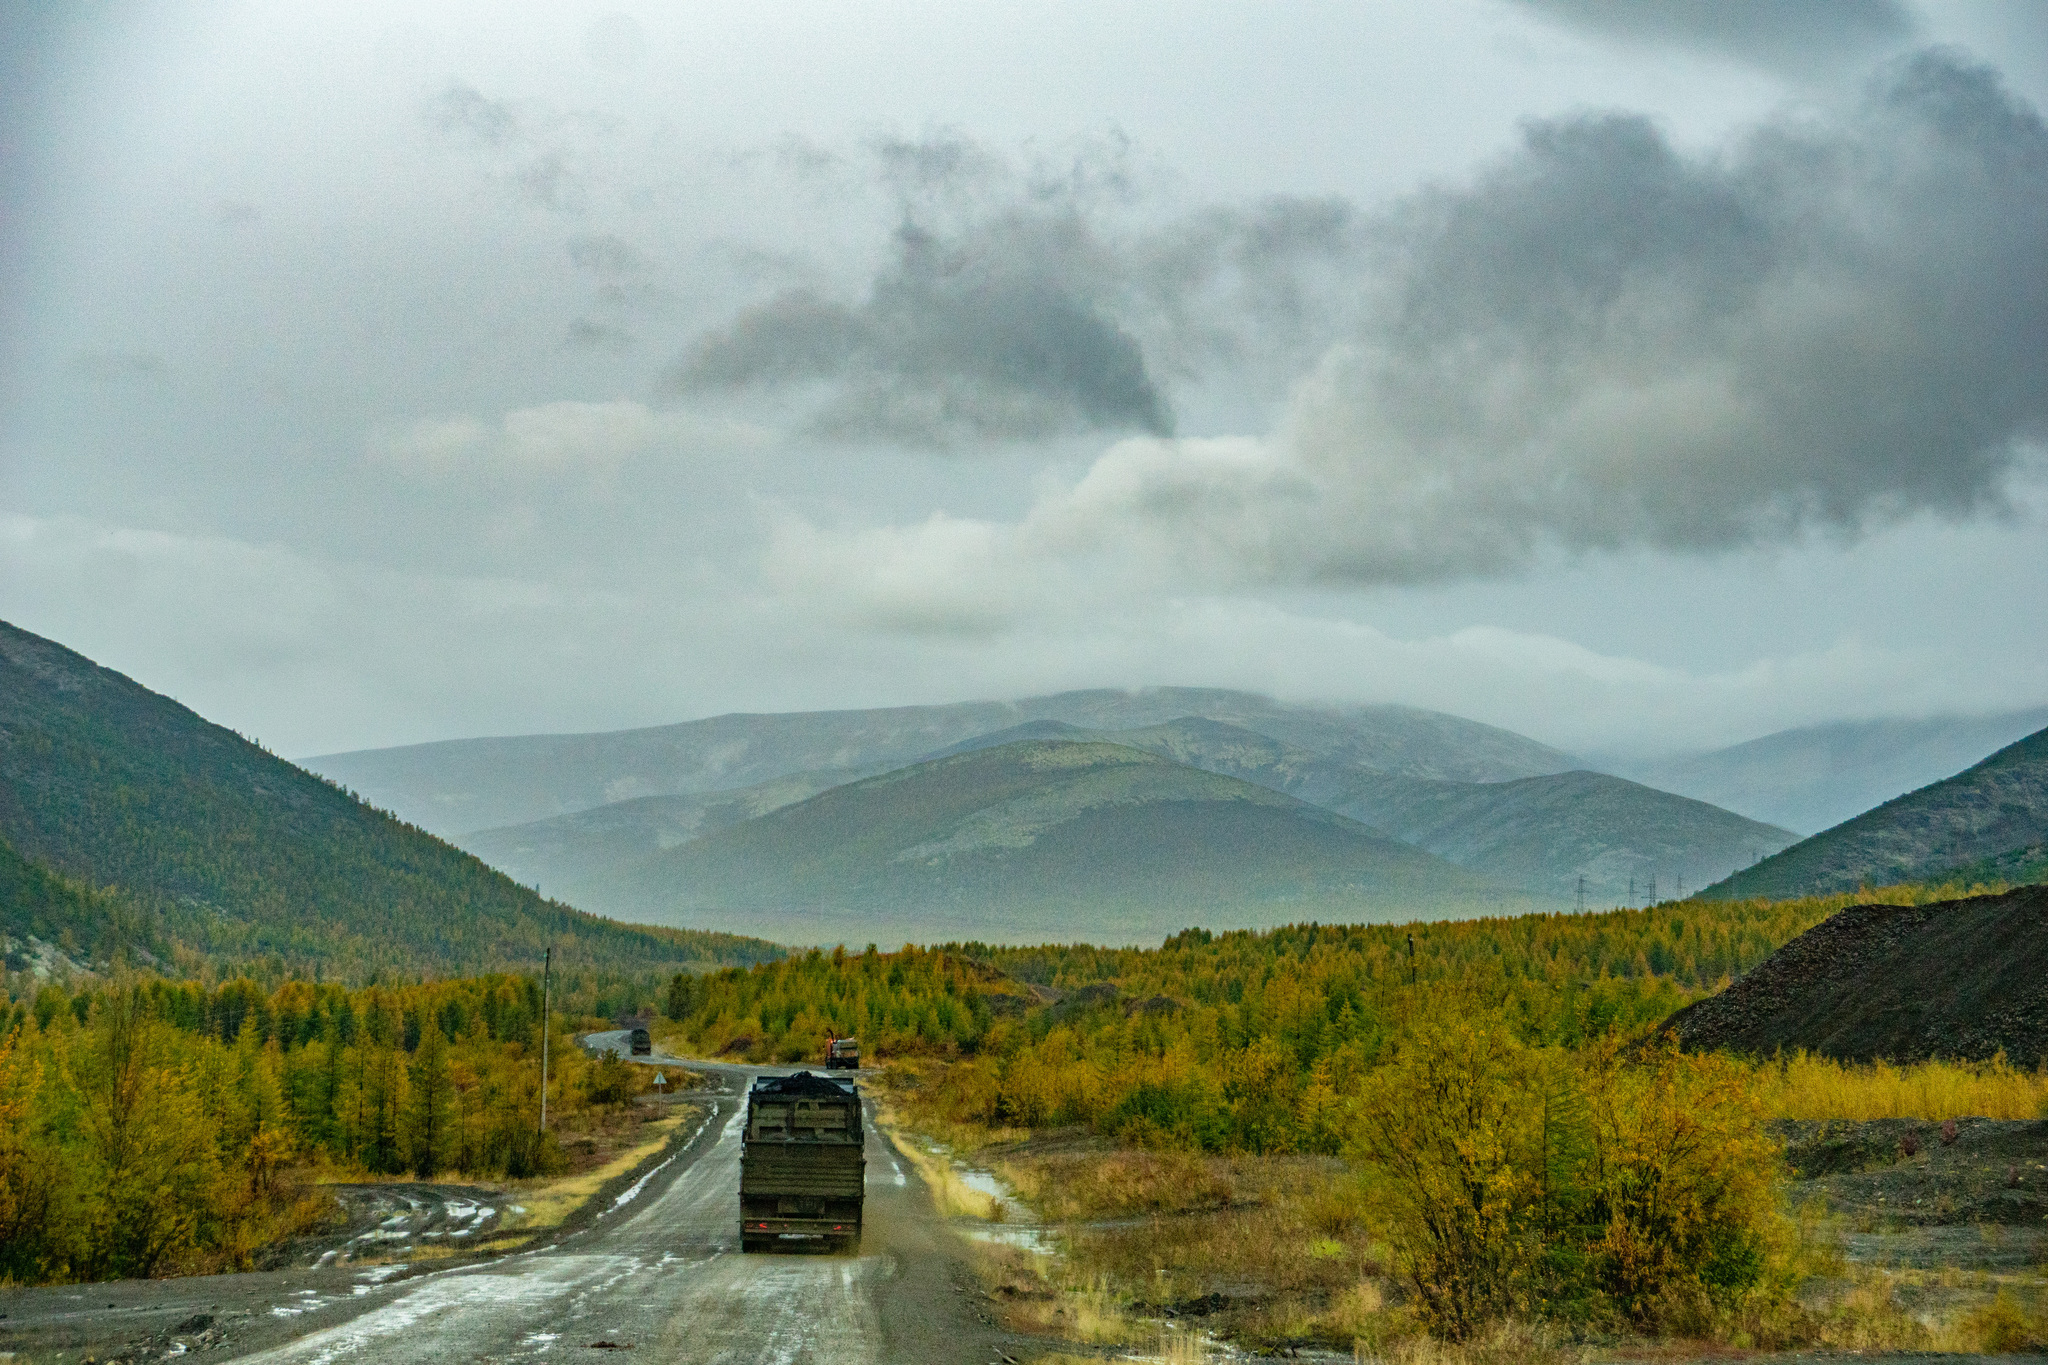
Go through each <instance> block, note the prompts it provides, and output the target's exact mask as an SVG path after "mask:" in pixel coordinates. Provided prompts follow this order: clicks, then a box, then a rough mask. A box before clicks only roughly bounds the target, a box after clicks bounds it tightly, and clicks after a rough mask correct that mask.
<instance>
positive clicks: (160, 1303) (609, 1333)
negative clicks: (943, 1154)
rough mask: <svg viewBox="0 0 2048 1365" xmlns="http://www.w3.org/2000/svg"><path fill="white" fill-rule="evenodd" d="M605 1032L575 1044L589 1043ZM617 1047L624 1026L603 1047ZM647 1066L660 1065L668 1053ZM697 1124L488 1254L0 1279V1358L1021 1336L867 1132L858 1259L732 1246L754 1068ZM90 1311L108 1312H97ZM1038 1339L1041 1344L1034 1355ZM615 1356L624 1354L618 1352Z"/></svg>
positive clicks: (592, 1350) (974, 1358) (706, 1356)
mask: <svg viewBox="0 0 2048 1365" xmlns="http://www.w3.org/2000/svg"><path fill="white" fill-rule="evenodd" d="M611 1041H612V1040H611V1038H610V1036H609V1035H603V1034H599V1035H593V1036H592V1037H591V1038H589V1039H587V1040H586V1046H592V1047H593V1048H595V1049H602V1048H603V1047H604V1046H605V1045H606V1044H607V1043H608V1042H611ZM615 1045H617V1046H618V1047H619V1049H620V1051H621V1052H623V1051H624V1050H625V1049H624V1046H623V1038H622V1037H621V1038H619V1039H618V1040H617V1042H616V1044H615ZM651 1060H652V1061H653V1062H654V1063H655V1064H657V1065H662V1066H667V1067H675V1066H679V1065H681V1064H682V1063H680V1062H679V1061H678V1060H677V1059H675V1058H672V1057H663V1056H657V1057H655V1058H653V1059H651ZM689 1065H690V1067H691V1069H693V1070H697V1071H701V1072H706V1073H709V1074H711V1075H712V1076H713V1078H714V1081H715V1083H716V1084H717V1086H718V1089H716V1090H713V1091H700V1092H698V1093H697V1095H696V1096H695V1098H697V1099H699V1100H701V1101H702V1102H703V1103H704V1104H705V1105H706V1107H707V1110H708V1112H707V1115H706V1117H705V1118H704V1120H703V1122H702V1126H701V1127H699V1128H698V1129H697V1130H696V1132H695V1134H694V1136H690V1137H689V1138H688V1140H687V1141H685V1142H683V1143H682V1144H681V1145H680V1146H677V1145H674V1144H672V1145H671V1148H670V1155H669V1156H668V1157H667V1158H666V1159H665V1160H664V1161H663V1162H662V1163H661V1164H659V1165H658V1166H656V1167H655V1168H654V1169H653V1170H651V1171H649V1172H648V1173H647V1174H645V1175H644V1176H641V1177H638V1178H636V1179H635V1180H634V1181H632V1182H630V1183H627V1184H625V1185H624V1187H623V1188H619V1189H617V1190H609V1189H608V1190H607V1191H606V1192H605V1193H604V1194H603V1195H602V1196H601V1207H600V1208H599V1209H598V1210H597V1213H598V1216H597V1218H596V1220H595V1221H594V1222H592V1223H591V1224H590V1225H589V1226H587V1227H584V1228H583V1229H581V1230H580V1231H575V1232H571V1233H569V1234H567V1235H565V1236H563V1237H562V1238H561V1239H560V1240H559V1241H558V1242H556V1243H554V1244H553V1245H549V1246H546V1247H541V1248H537V1249H535V1250H533V1251H528V1252H523V1253H518V1254H515V1255H512V1256H507V1257H504V1258H502V1259H499V1260H495V1261H488V1262H478V1263H471V1264H466V1265H459V1266H455V1267H453V1268H442V1269H434V1268H433V1267H434V1266H436V1265H437V1264H440V1265H443V1266H445V1262H441V1263H436V1262H432V1261H429V1262H425V1263H422V1264H421V1265H419V1266H415V1267H405V1268H394V1267H391V1266H381V1267H374V1268H369V1269H364V1268H361V1267H336V1266H325V1267H313V1268H305V1269H295V1270H289V1271H276V1272H262V1273H254V1274H248V1275H232V1276H210V1277H205V1278H200V1279H188V1280H160V1281H147V1282H132V1281H131V1282H125V1283H120V1284H113V1285H87V1286H77V1285H70V1286H57V1287H51V1288H46V1289H27V1290H19V1289H17V1290H4V1291H0V1352H5V1351H7V1350H10V1349H11V1350H14V1351H18V1352H21V1355H19V1356H18V1357H17V1359H20V1360H46V1359H58V1358H62V1359H64V1360H67V1361H68V1360H78V1359H81V1358H83V1357H84V1356H86V1355H92V1356H96V1358H97V1359H98V1360H99V1361H102V1362H107V1361H110V1360H114V1359H128V1360H144V1359H149V1360H156V1359H166V1358H170V1357H172V1356H188V1355H194V1354H196V1355H198V1356H200V1357H201V1358H203V1359H207V1360H230V1359H232V1360H247V1361H260V1362H265V1363H266V1365H271V1363H273V1362H274V1363H275V1365H286V1362H293V1363H297V1362H304V1365H341V1363H343V1362H356V1361H380V1362H381V1361H432V1362H435V1363H436V1365H447V1363H450V1362H471V1361H515V1360H545V1361H556V1360H563V1359H568V1360H597V1359H614V1358H616V1359H629V1360H661V1361H692V1362H697V1361H702V1362H714V1361H715V1362H742V1361H774V1362H778V1363H780V1365H798V1363H799V1362H814V1361H815V1362H833V1365H856V1363H857V1362H898V1361H901V1362H952V1361H959V1362H971V1363H972V1365H989V1362H995V1361H999V1360H1001V1359H1002V1358H1003V1354H1004V1353H1005V1352H1007V1354H1008V1355H1010V1356H1013V1357H1014V1356H1017V1355H1019V1354H1020V1352H1021V1351H1024V1350H1028V1349H1030V1347H1031V1345H1032V1343H1030V1342H1029V1341H1028V1340H1019V1339H1015V1338H1011V1337H1009V1336H1007V1335H1006V1334H1004V1333H1001V1332H1000V1331H999V1330H998V1329H996V1328H994V1327H992V1326H990V1325H989V1324H988V1322H987V1321H985V1320H984V1312H983V1310H984V1309H985V1306H986V1300H985V1298H984V1296H983V1295H982V1292H981V1289H980V1286H979V1285H978V1283H976V1282H975V1280H974V1277H973V1275H972V1272H971V1270H970V1268H969V1266H968V1264H967V1261H966V1255H967V1253H966V1250H965V1248H964V1246H963V1245H962V1244H961V1242H960V1241H959V1239H958V1238H957V1237H956V1236H955V1235H954V1234H953V1233H951V1232H949V1231H948V1230H947V1228H946V1227H945V1225H944V1223H943V1221H942V1220H941V1219H940V1218H939V1217H938V1215H937V1213H936V1212H935V1211H934V1210H933V1207H932V1203H931V1200H930V1198H929V1197H928V1195H927V1193H926V1191H925V1190H924V1188H923V1187H922V1185H921V1184H920V1183H919V1181H918V1178H917V1175H916V1173H915V1172H914V1171H913V1170H912V1169H911V1168H910V1166H909V1165H908V1163H906V1162H904V1161H903V1160H902V1158H901V1157H899V1156H898V1155H896V1153H895V1152H893V1151H892V1150H891V1149H890V1147H889V1144H888V1142H887V1141H886V1139H884V1138H883V1137H882V1136H881V1135H880V1134H879V1133H877V1132H876V1131H874V1129H873V1128H872V1127H870V1130H869V1133H868V1143H867V1158H868V1172H867V1180H868V1190H867V1211H866V1217H865V1223H866V1228H867V1231H866V1236H865V1240H864V1242H863V1244H862V1246H861V1248H860V1252H859V1254H858V1255H831V1254H823V1253H817V1252H804V1253H796V1254H788V1255H767V1256H758V1255H742V1254H741V1252H740V1247H739V1234H738V1219H739V1195H738V1191H739V1162H740V1129H741V1125H742V1123H743V1114H744V1100H743V1095H744V1090H745V1086H746V1084H747V1082H748V1080H749V1079H750V1078H751V1077H753V1076H755V1075H760V1074H763V1071H764V1070H765V1069H764V1068H759V1067H737V1066H719V1065H707V1064H705V1063H699V1062H693V1063H690V1064H689ZM102 1305H105V1306H104V1307H102ZM1041 1349H1042V1348H1041ZM626 1350H630V1351H631V1352H633V1354H632V1355H630V1356H617V1355H616V1354H615V1353H617V1352H621V1351H626Z"/></svg>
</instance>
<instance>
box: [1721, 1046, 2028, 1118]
mask: <svg viewBox="0 0 2048 1365" xmlns="http://www.w3.org/2000/svg"><path fill="white" fill-rule="evenodd" d="M1752 1088H1753V1089H1754V1091H1755V1093H1756V1095H1757V1097H1758V1098H1759V1099H1760V1100H1761V1101H1762V1102H1763V1104H1764V1107H1765V1109H1766V1111H1767V1112H1769V1113H1770V1114H1772V1115H1773V1116H1775V1117H1778V1118H1787V1119H1848V1120H1853V1121H1862V1120H1866V1119H1928V1120H1935V1121H1938V1120H1941V1119H1951V1118H1987V1119H2034V1118H2040V1117H2042V1116H2043V1115H2044V1114H2048V1071H2020V1070H2016V1069H2015V1068H2013V1067H2009V1066H2006V1065H2005V1064H2004V1063H2003V1062H1983V1063H1972V1062H1915V1063H1913V1064H1912V1065H1910V1066H1894V1065H1892V1064H1890V1063H1888V1062H1876V1063H1873V1064H1870V1065H1859V1064H1857V1063H1852V1062H1837V1061H1833V1060H1831V1059H1829V1058H1826V1057H1815V1056H1811V1055H1809V1054H1807V1053H1804V1052H1799V1053H1794V1054H1793V1055H1792V1056H1790V1057H1788V1058H1783V1059H1780V1060H1779V1061H1775V1062H1763V1063H1759V1064H1758V1065H1757V1067H1756V1069H1755V1073H1754V1078H1753V1081H1752Z"/></svg>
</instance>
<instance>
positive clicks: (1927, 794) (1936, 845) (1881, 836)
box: [1701, 730, 2048, 900]
mask: <svg viewBox="0 0 2048 1365" xmlns="http://www.w3.org/2000/svg"><path fill="white" fill-rule="evenodd" d="M2044 843H2048V730H2041V731H2038V732H2036V733H2034V734H2031V735H2029V736H2027V737H2026V738H2025V739H2023V740H2021V741H2019V742H2018V743H2017V744H2011V745H2008V746H2006V747H2005V748H2003V749H2000V750H1999V751H1998V752H1997V753H1995V754H1993V755H1991V757H1989V758H1987V759H1985V760H1984V761H1983V762H1982V763H1979V764H1977V765H1976V766H1975V767H1972V768H1966V769H1964V770H1963V771H1962V772H1960V773H1957V774H1956V775H1955V776H1954V777H1951V778H1947V779H1945V780H1943V781H1940V782H1936V783H1934V784H1933V785H1932V786H1927V787H1922V788H1921V789H1920V790H1919V791H1916V792H1908V793H1907V794H1906V795H1904V796H1901V797H1898V798H1896V799H1895V800H1891V801H1887V802H1885V803H1884V804H1883V805H1881V806H1879V807H1877V808H1876V809H1875V810H1869V811H1865V812H1864V813H1863V814H1861V815H1859V816H1857V817H1856V818H1855V819H1853V820H1849V821H1845V822H1844V823H1842V824H1839V825H1837V826H1835V827H1834V828H1833V829H1831V830H1826V831H1823V832H1822V833H1820V834H1816V835H1814V836H1813V837H1812V838H1811V839H1805V840H1802V841H1800V842H1799V843H1796V844H1794V845H1792V847H1790V848H1788V849H1786V850H1785V851H1784V852H1782V853H1779V854H1777V855H1775V856H1774V857H1770V858H1766V859H1765V860H1764V861H1763V862H1761V863H1759V864H1757V865H1756V866H1755V867H1751V868H1747V869H1745V870H1744V871H1741V872H1738V873H1736V874H1735V875H1734V876H1732V877H1729V878H1727V879H1726V880H1724V881H1720V882H1716V883H1715V884H1714V885H1713V886H1710V887H1708V888H1707V889H1706V890H1705V891H1704V892H1702V893H1701V894H1702V895H1705V896H1713V897H1720V898H1723V899H1729V900H1733V899H1739V898H1741V897H1746V896H1772V897H1786V896H1809V895H1824V894H1827V893H1830V892H1835V891H1853V890H1855V889H1856V888H1857V887H1859V886H1885V885H1889V884H1892V883H1896V882H1922V881H1935V880H1939V879H1941V878H1943V877H1946V876H1947V875H1949V874H1950V873H1952V872H1955V871H1956V870H1958V869H1968V870H1969V871H1970V873H1971V874H1972V875H1974V874H1978V873H1982V872H1984V871H1987V870H1991V871H1996V872H1999V873H2000V874H2002V875H2007V876H2015V877H2026V876H2028V875H2029V874H2030V873H2031V874H2033V875H2038V869H2039V868H2040V866H2041V857H2040V853H2039V850H2040V848H2041V846H2042V845H2043V844H2044Z"/></svg>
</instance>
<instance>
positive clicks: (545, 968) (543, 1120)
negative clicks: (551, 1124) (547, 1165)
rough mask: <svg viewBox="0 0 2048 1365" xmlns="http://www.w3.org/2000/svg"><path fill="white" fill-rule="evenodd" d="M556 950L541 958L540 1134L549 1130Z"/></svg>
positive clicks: (549, 950)
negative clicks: (550, 1010) (550, 996)
mask: <svg viewBox="0 0 2048 1365" xmlns="http://www.w3.org/2000/svg"><path fill="white" fill-rule="evenodd" d="M554 965H555V950H554V949H553V948H549V949H548V950H547V954H546V955H545V956H544V957H542V958H541V960H540V1134H541V1136H542V1137H546V1136H547V1132H548V1005H549V1004H550V1003H551V1002H550V1001H549V999H548V991H549V988H550V987H552V986H553V985H554V979H553V969H554Z"/></svg>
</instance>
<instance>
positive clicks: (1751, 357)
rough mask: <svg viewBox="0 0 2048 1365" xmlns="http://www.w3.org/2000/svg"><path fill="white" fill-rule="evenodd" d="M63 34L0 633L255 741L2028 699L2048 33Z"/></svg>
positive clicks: (1921, 22) (56, 53)
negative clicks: (110, 672)
mask: <svg viewBox="0 0 2048 1365" xmlns="http://www.w3.org/2000/svg"><path fill="white" fill-rule="evenodd" d="M53 8H56V7H51V6H43V5H32V4H27V3H21V4H13V5H10V6H9V7H8V10H7V13H8V15H9V18H8V20H7V25H8V29H7V32H6V33H5V34H0V50H4V54H5V55H4V56H0V118H4V120H5V124H4V129H0V134H4V136H0V155H4V157H5V163H4V166H0V191H4V196H5V198H4V213H5V217H4V221H0V232H4V238H0V271H4V275H0V287H4V292H0V310H4V311H0V348H4V349H0V616H4V617H5V618H6V619H8V620H11V621H13V622H15V623H16V624H18V625H21V626H23V627H25V628H27V629H30V630H33V631H36V632H39V633H41V634H45V635H48V636H51V637H53V638H55V639H57V640H59V641H61V642H63V643H65V644H67V645H70V646H72V647H73V648H76V649H79V650H81V651H83V652H84V653H86V654H88V655H90V656H92V657H93V658H95V659H97V660H99V661H101V662H103V663H106V664H108V665H110V666H112V667H115V668H118V669H120V670H122V671H124V672H126V673H128V674H130V675H131V676H133V677H135V678H137V679H138V680H139V681H141V682H143V683H145V684H146V685H148V686H151V687H154V688H156V689H158V690H160V691H164V692H167V693H169V694H171V695H173V696H175V697H177V698H178V699H179V700H181V701H183V702H185V703H187V704H188V705H190V706H192V707H194V708H195V709H197V710H198V711H200V712H201V713H202V714H204V715H206V716H208V717H209V718H211V719H214V720H217V721H220V722H221V723H223V724H227V725H231V726H234V727H235V728H237V729H239V730H241V731H243V732H244V733H247V734H251V735H253V736H256V737H258V738H260V739H262V740H263V741H265V742H266V743H267V744H269V745H270V746H271V747H273V748H274V749H277V750H278V751H280V752H283V753H286V754H290V755H306V754H313V753H319V752H326V751H332V750H339V749H349V748H360V747H370V746H378V745H386V744H397V743H407V742H413V741H418V740H426V739H438V738H452V737H457V736H465V735H478V734H505V733H524V732H533V731H558V730H595V729H610V728H616V727H623V726H630V725H647V724H660V723H666V722H671V721H676V720H684V719H689V718H692V717H697V716H703V715H709V714H715V713H718V712H722V711H730V710H786V709H810V708H825V707H841V706H873V705H889V704H899V703H922V702H941V701H954V700H963V699H969V698H987V697H1007V696H1022V695H1028V694H1033V693H1040V692H1046V691H1052V690H1057V689H1061V688H1068V687H1085V686H1140V685H1146V684H1190V685H1219V686H1236V687H1247V688H1253V689H1258V690H1262V691H1266V692H1271V693H1274V694H1277V695H1279V696H1282V697H1286V698H1293V699H1305V700H1307V699H1315V700H1333V701H1399V702H1406V703H1410V704H1414V705H1418V706H1426V707H1432V708H1436V709H1440V710H1445V711H1451V712H1455V713H1458V714H1462V715H1467V716H1472V717H1474V718H1477V719H1481V720H1485V721H1490V722H1493V723H1495V724H1500V725H1505V726H1508V727H1510V728H1512V729H1516V730H1519V731H1522V732H1524V733H1526V734H1529V735H1532V736H1534V737H1536V738H1538V739H1541V740H1544V741H1547V742H1549V743H1553V744H1557V745H1560V746H1562V747H1565V748H1568V749H1573V750H1577V751H1580V752H1586V753H1595V754H1620V753H1646V752H1659V751H1669V750H1679V749H1686V748H1694V747H1705V746H1710V745H1718V744H1724V743H1731V742H1735V741H1739V740H1743V739H1747V738H1751V737H1753V736H1755V735H1759V734H1763V733H1766V732H1769V731H1771V730H1775V729H1780V728H1784V727H1786V726H1790V725H1797V724H1803V723H1808V722H1812V721H1819V720H1828V719H1834V718H1839V717H1848V716H1875V715H1921V714H1929V713H1933V712H1939V711H1983V710H1991V709H2002V708H2007V707H2017V706H2022V705H2028V704H2036V703H2040V702H2043V701H2048V448H2044V447H2048V264H2044V263H2048V130H2044V125H2043V119H2042V110H2043V109H2044V108H2048V7H2043V6H2040V5H2037V4H2032V3H2027V2H2026V0H2014V2H2013V3H2010V4H1998V3H1979V4H1955V5H1940V6H1936V5H1931V4H1930V5H1922V6H1915V5H1911V4H1907V3H1905V0H1826V2H1822V0H1808V2H1807V3H1801V4H1798V5H1783V4H1777V3H1767V2H1766V0H1673V3H1669V4H1666V5H1663V6H1654V5H1648V6H1646V5H1637V4H1625V3H1621V0H1611V2H1610V0H1458V2H1456V3H1431V4H1427V5H1424V4H1399V5H1394V4H1388V5H1375V4H1361V3H1353V2H1348V0H1347V3H1343V4H1301V5H1294V6H1287V7H1282V8H1278V9H1275V8H1270V7H1268V8H1258V7H1250V6H1243V5H1221V4H1210V3H1204V2H1199V0H1179V2H1178V3H1174V4H1163V3H1160V4H1153V3H1107V2H1105V0H1089V3H1085V4H1081V3H1076V4H1039V5H1032V6H998V5H961V4H958V3H931V4H914V3H900V2H896V0H890V2H887V3H872V4H863V5H850V4H849V5H831V4H820V3H816V2H815V0H805V2H804V3H794V2H787V0H756V2H755V3H748V4H737V3H729V4H723V5H708V4H692V5H678V4H670V3H664V4H658V5H656V4H650V5H644V6H619V5H617V4H616V3H615V0H613V2H608V3H600V4H594V5H580V4H576V3H567V2H564V0H555V2H552V3H548V4H515V3H506V0H491V3H477V4H467V5H464V4H441V5H420V4H418V3H409V4H404V5H400V4H395V3H380V2H379V0H356V2H355V3H351V4H348V5H322V4H312V3H293V4H274V5H237V4H231V3H213V4H206V5H198V4H194V5H182V6H181V5H151V6H126V5H110V4H77V5H74V6H70V7H68V9H69V17H68V18H64V19H52V18H50V17H49V15H48V13H47V11H48V10H50V9H53Z"/></svg>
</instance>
